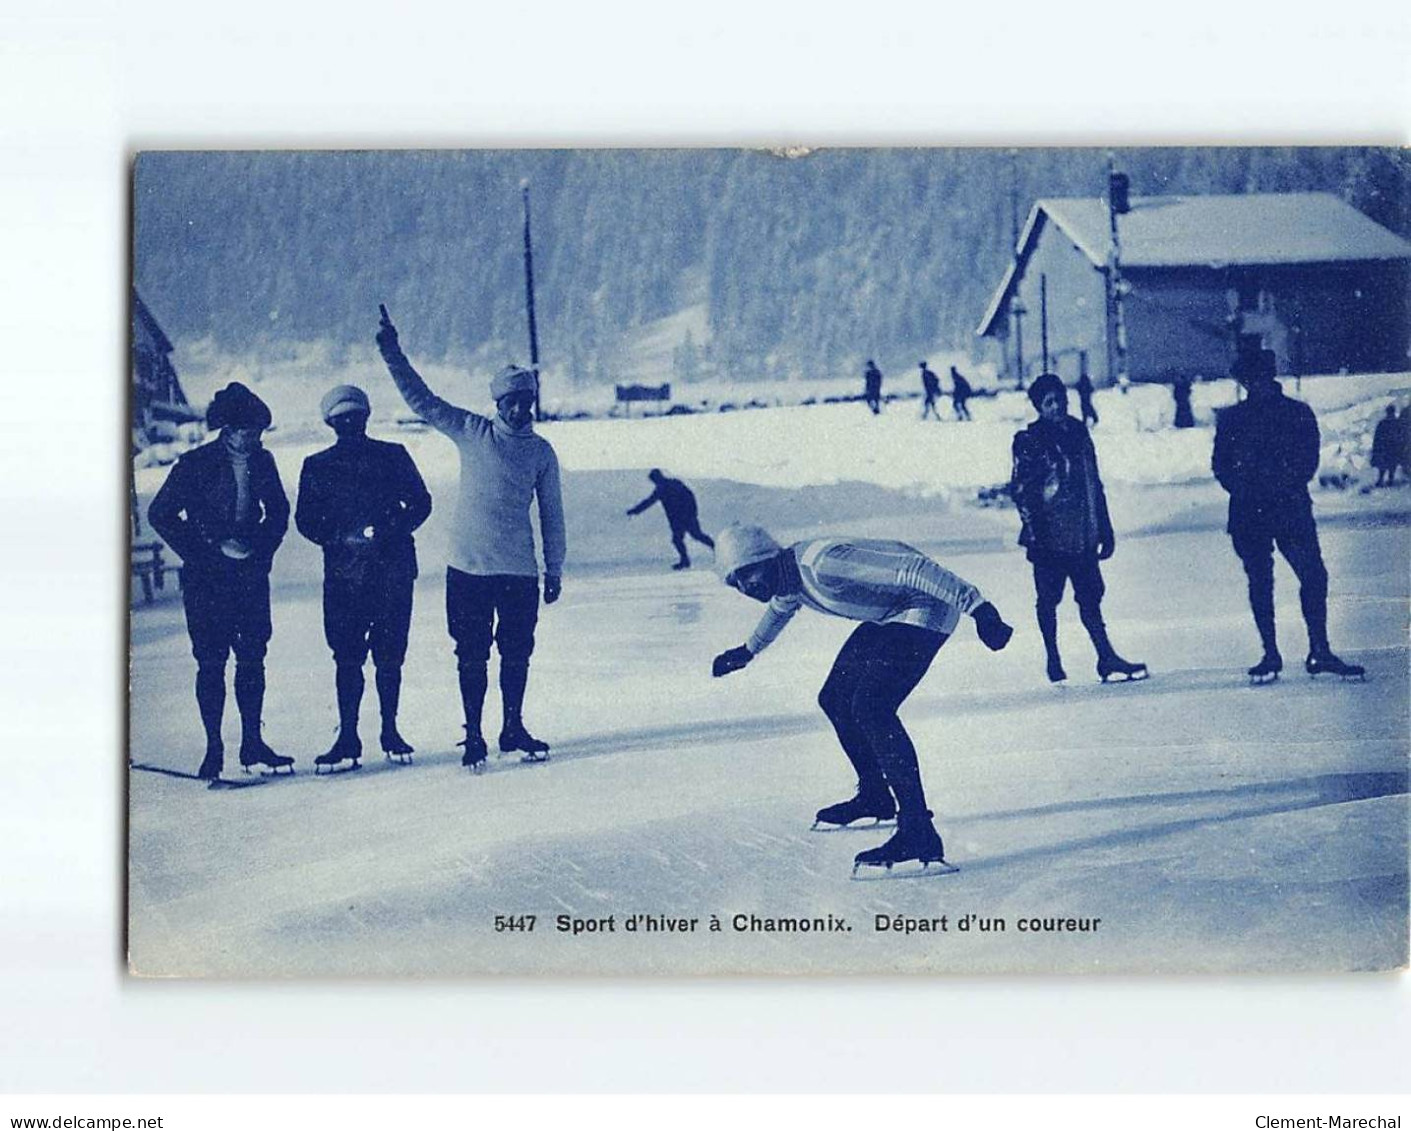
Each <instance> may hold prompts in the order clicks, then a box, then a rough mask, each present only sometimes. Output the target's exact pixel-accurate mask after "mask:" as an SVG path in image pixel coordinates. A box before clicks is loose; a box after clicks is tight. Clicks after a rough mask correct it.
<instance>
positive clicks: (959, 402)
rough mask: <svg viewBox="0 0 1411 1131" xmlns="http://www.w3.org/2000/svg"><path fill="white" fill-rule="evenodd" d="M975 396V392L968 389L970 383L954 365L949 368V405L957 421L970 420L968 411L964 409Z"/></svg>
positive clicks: (966, 408)
mask: <svg viewBox="0 0 1411 1131" xmlns="http://www.w3.org/2000/svg"><path fill="white" fill-rule="evenodd" d="M974 395H975V390H974V389H972V388H971V387H970V382H969V381H967V380H966V379H965V378H964V376H962V375H961V372H960V370H959V369H957V368H956V367H955V366H954V365H952V366H951V367H950V403H951V407H952V408H953V409H955V418H956V419H957V420H970V419H971V416H970V409H969V408H968V407H966V406H967V405H968V404H969V403H970V398H971V397H973V396H974Z"/></svg>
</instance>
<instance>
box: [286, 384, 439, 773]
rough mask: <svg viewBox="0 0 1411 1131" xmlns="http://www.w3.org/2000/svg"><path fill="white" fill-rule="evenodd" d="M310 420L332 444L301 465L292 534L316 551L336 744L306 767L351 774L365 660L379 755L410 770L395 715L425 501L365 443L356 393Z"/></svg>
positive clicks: (394, 449) (393, 453)
mask: <svg viewBox="0 0 1411 1131" xmlns="http://www.w3.org/2000/svg"><path fill="white" fill-rule="evenodd" d="M319 411H320V413H321V415H322V416H323V422H324V423H325V424H327V425H328V426H329V427H330V428H332V429H333V431H334V432H335V433H337V435H338V441H337V442H336V443H335V444H334V445H333V446H332V447H331V448H325V449H324V450H323V451H321V452H318V453H316V454H315V455H311V456H309V458H308V459H306V460H305V461H304V468H303V471H302V473H301V474H300V476H299V502H298V506H297V507H296V509H295V511H294V524H295V525H296V526H297V527H298V528H299V533H300V534H302V535H303V536H304V537H305V538H307V539H308V540H309V541H310V542H313V543H314V544H315V545H317V546H321V547H323V632H324V638H325V639H326V640H327V641H328V646H329V648H331V649H332V650H333V663H334V669H335V674H334V685H335V688H336V690H337V697H338V738H337V741H335V742H334V744H333V747H332V749H330V750H329V751H328V753H326V754H320V755H319V756H318V757H317V758H315V759H314V765H315V771H316V772H317V770H318V769H319V768H323V767H327V768H333V767H337V766H340V765H342V764H343V763H345V762H346V763H349V767H350V768H354V769H356V768H357V766H358V760H359V759H360V758H361V757H362V752H363V747H362V741H361V740H360V739H359V738H358V709H359V707H360V705H361V704H362V700H363V664H364V663H365V662H366V660H367V656H368V652H369V651H371V652H372V662H373V664H374V665H375V666H376V668H377V697H378V701H379V704H380V706H381V708H382V730H381V745H382V750H383V753H384V754H386V755H387V757H388V758H389V759H395V760H397V761H410V760H411V755H412V747H411V744H410V743H408V742H407V740H406V739H405V738H403V737H402V735H401V733H400V732H399V731H398V730H397V707H398V704H399V702H400V701H401V694H402V661H403V660H404V659H405V658H406V654H407V634H408V630H409V628H410V627H411V619H412V590H413V587H414V586H413V583H414V582H415V580H416V573H417V570H416V546H415V543H414V542H413V539H412V532H413V531H414V530H416V529H417V527H419V526H420V525H421V524H422V523H423V522H425V521H426V518H427V516H428V515H429V514H430V513H431V495H430V494H429V493H428V492H427V490H426V484H425V483H424V482H423V481H422V478H421V475H420V473H419V472H418V471H417V469H416V464H414V463H413V462H412V457H411V456H410V455H409V454H408V453H407V449H406V448H404V447H402V445H401V444H389V443H384V442H383V441H381V440H373V439H370V438H369V437H368V435H367V421H368V417H369V416H370V415H371V414H372V408H371V405H370V404H369V403H368V399H367V394H366V393H364V392H363V391H362V390H361V389H359V388H358V387H357V386H355V385H339V386H337V387H336V388H334V389H331V390H329V392H328V393H327V394H326V395H325V396H324V398H323V402H322V403H321V404H320V405H319Z"/></svg>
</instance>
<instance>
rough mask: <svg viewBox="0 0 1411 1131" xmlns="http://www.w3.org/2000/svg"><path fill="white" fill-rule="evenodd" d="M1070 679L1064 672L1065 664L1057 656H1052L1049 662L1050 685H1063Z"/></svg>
mask: <svg viewBox="0 0 1411 1131" xmlns="http://www.w3.org/2000/svg"><path fill="white" fill-rule="evenodd" d="M1067 678H1068V673H1067V672H1066V671H1064V670H1063V663H1062V661H1060V660H1059V658H1058V657H1057V656H1052V657H1050V658H1049V661H1048V681H1049V683H1062V682H1063V681H1064V680H1066V679H1067Z"/></svg>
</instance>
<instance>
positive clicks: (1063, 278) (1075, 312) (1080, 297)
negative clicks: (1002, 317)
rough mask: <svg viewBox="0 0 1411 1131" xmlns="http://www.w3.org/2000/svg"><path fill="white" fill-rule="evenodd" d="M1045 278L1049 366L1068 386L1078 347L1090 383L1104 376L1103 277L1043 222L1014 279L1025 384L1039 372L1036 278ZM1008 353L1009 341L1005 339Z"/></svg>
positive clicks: (1073, 377)
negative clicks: (1021, 329)
mask: <svg viewBox="0 0 1411 1131" xmlns="http://www.w3.org/2000/svg"><path fill="white" fill-rule="evenodd" d="M1045 275H1046V276H1047V277H1048V343H1049V358H1050V360H1049V369H1050V370H1052V371H1053V372H1055V373H1057V374H1058V375H1059V376H1060V377H1062V378H1063V380H1064V381H1065V382H1066V383H1067V384H1069V385H1071V384H1072V383H1073V382H1074V381H1076V380H1077V379H1078V361H1079V351H1083V350H1085V351H1087V354H1088V372H1089V373H1090V374H1091V375H1092V378H1093V380H1094V381H1095V382H1097V383H1099V384H1102V383H1104V382H1105V381H1106V379H1107V337H1106V333H1107V331H1106V290H1105V282H1104V276H1103V273H1102V272H1101V271H1099V270H1098V269H1097V268H1095V267H1094V266H1093V265H1092V262H1091V261H1090V260H1089V259H1088V258H1087V256H1085V255H1083V253H1082V252H1080V251H1079V250H1078V249H1077V248H1076V247H1074V246H1073V244H1072V242H1071V241H1070V240H1069V239H1068V237H1067V236H1065V235H1064V234H1063V232H1062V231H1060V230H1059V228H1058V227H1057V226H1056V225H1055V224H1053V223H1052V222H1050V221H1045V222H1044V225H1043V228H1042V229H1041V231H1040V232H1039V236H1038V242H1037V244H1036V246H1035V248H1034V251H1033V253H1032V254H1031V255H1030V256H1029V261H1028V263H1027V265H1026V266H1025V269H1024V274H1023V277H1022V278H1021V279H1020V280H1019V286H1018V288H1017V293H1018V296H1019V298H1020V299H1021V300H1022V301H1023V303H1024V306H1025V308H1026V309H1027V311H1028V313H1027V314H1025V316H1024V368H1025V383H1026V384H1027V383H1028V382H1029V381H1030V380H1032V379H1033V378H1034V377H1036V376H1038V374H1039V373H1040V372H1041V366H1042V353H1041V351H1042V335H1041V316H1040V308H1041V303H1040V291H1041V286H1040V279H1041V277H1043V276H1045ZM1008 345H1009V351H1010V356H1011V357H1012V356H1013V350H1014V340H1013V335H1012V333H1011V335H1010V340H1009V343H1008Z"/></svg>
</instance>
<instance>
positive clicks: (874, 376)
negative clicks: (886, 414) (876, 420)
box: [862, 357, 882, 416]
mask: <svg viewBox="0 0 1411 1131" xmlns="http://www.w3.org/2000/svg"><path fill="white" fill-rule="evenodd" d="M862 399H863V400H865V401H866V402H867V407H868V408H870V409H871V410H872V415H873V416H876V415H877V414H878V413H879V412H881V411H882V371H881V370H880V369H878V368H877V363H876V362H875V361H873V360H872V359H871V358H870V357H869V358H868V359H867V367H866V368H865V369H864V370H863V371H862Z"/></svg>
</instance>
